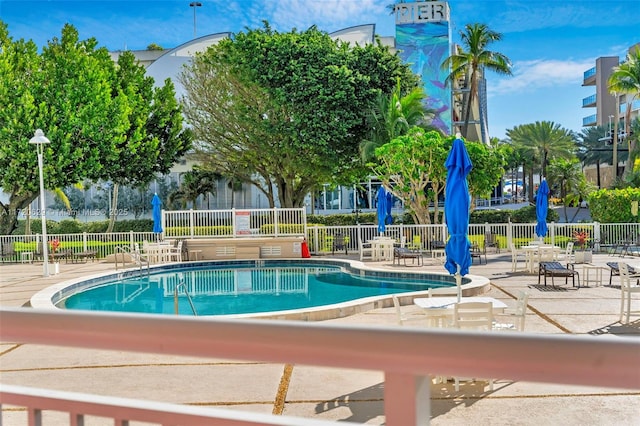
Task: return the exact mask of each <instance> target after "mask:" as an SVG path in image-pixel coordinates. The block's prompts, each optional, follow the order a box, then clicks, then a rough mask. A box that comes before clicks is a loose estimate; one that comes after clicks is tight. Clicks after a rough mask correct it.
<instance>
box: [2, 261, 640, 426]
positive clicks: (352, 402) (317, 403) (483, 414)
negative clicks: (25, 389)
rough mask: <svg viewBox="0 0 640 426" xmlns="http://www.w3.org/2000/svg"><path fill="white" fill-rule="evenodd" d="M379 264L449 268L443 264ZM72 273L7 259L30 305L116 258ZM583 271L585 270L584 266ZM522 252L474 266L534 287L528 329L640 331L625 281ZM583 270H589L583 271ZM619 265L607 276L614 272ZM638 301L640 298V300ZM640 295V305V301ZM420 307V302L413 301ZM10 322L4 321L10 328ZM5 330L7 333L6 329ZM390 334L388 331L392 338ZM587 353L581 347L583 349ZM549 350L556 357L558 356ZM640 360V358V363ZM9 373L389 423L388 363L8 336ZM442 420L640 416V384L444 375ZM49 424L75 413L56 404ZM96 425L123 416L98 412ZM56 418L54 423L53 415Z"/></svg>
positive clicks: (620, 421)
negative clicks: (365, 367) (523, 259)
mask: <svg viewBox="0 0 640 426" xmlns="http://www.w3.org/2000/svg"><path fill="white" fill-rule="evenodd" d="M607 261H625V262H627V263H629V264H630V265H633V266H638V267H640V258H626V259H620V258H612V257H609V256H607V255H596V256H594V263H595V264H598V265H605V263H606V262H607ZM374 265H375V266H376V267H383V268H389V269H395V270H406V269H413V270H417V269H421V270H436V271H442V270H443V267H442V266H441V265H427V266H424V267H412V266H408V267H405V266H404V265H403V266H393V265H392V264H391V262H379V263H376V264H374ZM60 266H61V268H60V269H61V273H60V275H57V276H53V277H49V278H46V279H45V278H43V277H42V264H33V265H32V264H3V265H1V266H0V305H1V306H12V307H16V306H27V305H28V302H29V299H30V297H31V296H32V295H33V294H34V293H36V292H37V291H39V290H41V289H43V288H45V287H47V286H49V285H51V284H53V283H56V282H59V281H66V280H69V279H72V278H75V277H79V276H83V275H90V274H93V273H96V272H99V271H110V270H113V268H114V267H113V265H112V264H105V263H100V262H95V263H92V262H88V263H85V264H64V263H62V264H61V265H60ZM577 269H578V271H580V272H582V270H581V268H580V266H578V267H577ZM510 271H511V262H510V254H508V253H500V254H490V255H489V262H488V264H487V265H473V266H472V269H471V273H473V274H477V275H483V276H486V277H488V278H489V279H490V280H491V283H492V285H491V289H490V290H489V292H488V293H487V295H489V296H492V297H495V298H498V299H501V300H503V301H505V302H506V303H507V304H508V305H510V306H513V305H514V304H515V300H514V294H515V293H516V290H526V291H528V292H529V294H530V296H529V310H528V313H527V318H526V327H525V328H526V330H527V331H528V332H535V333H553V334H563V333H569V334H585V335H592V336H594V338H598V336H602V335H619V336H623V335H624V336H632V337H637V338H640V320H639V319H638V318H637V317H636V318H634V319H633V320H634V321H632V323H631V324H628V325H623V324H620V323H619V322H618V314H619V309H620V290H619V281H618V279H617V278H615V277H614V281H613V284H614V285H613V286H612V287H609V286H596V285H594V284H593V283H591V284H590V286H588V287H582V288H580V289H574V288H571V285H569V287H568V288H564V287H563V286H561V288H558V289H554V288H551V287H544V286H538V285H537V276H535V275H528V274H525V273H511V272H510ZM581 275H582V274H581ZM608 277H609V273H608V272H605V273H604V274H603V278H604V280H605V284H608ZM636 303H638V302H637V301H636ZM636 306H637V305H636ZM404 309H406V310H410V309H414V308H413V307H408V306H407V307H405V308H404ZM331 321H333V322H340V323H351V324H356V323H357V324H387V325H390V324H395V313H394V311H393V308H385V309H375V310H372V311H368V312H366V313H363V314H359V315H354V316H352V317H348V318H342V319H335V320H331ZM0 332H1V329H0ZM0 340H1V338H0ZM380 344H381V345H383V344H384V342H381V343H380ZM576 356H580V354H576ZM549 362H550V363H551V362H553V359H550V360H549ZM630 368H640V354H638V365H636V366H630ZM0 375H1V379H0V380H1V382H2V383H7V384H20V385H24V386H34V387H43V388H51V389H59V390H67V391H75V392H87V393H95V394H103V395H111V396H122V397H131V398H141V399H151V400H157V401H169V402H175V403H184V404H192V405H198V406H212V407H213V406H217V407H220V406H222V407H228V408H232V409H236V408H237V409H242V410H249V411H257V412H265V413H271V412H275V413H283V414H286V415H294V416H301V417H315V418H324V419H333V420H344V421H346V420H348V421H352V422H358V423H365V424H372V425H382V424H384V416H383V414H382V413H383V377H382V373H379V372H367V371H355V370H339V369H327V368H320V367H307V366H299V365H296V366H285V365H274V364H267V363H255V362H241V361H228V360H219V359H199V358H186V357H169V356H159V355H149V354H132V353H125V352H116V351H100V350H81V349H75V348H74V349H69V348H59V347H44V346H38V345H30V344H29V345H24V344H20V343H17V342H2V343H0ZM431 407H432V414H433V418H432V422H431V423H432V424H433V425H447V426H448V425H469V424H477V425H536V426H538V425H557V424H563V425H581V426H582V425H639V424H640V391H637V390H636V391H629V390H625V389H609V388H593V387H580V386H560V385H546V384H538V383H528V382H511V381H508V380H502V379H497V381H496V384H495V390H494V391H493V392H490V391H489V390H488V386H487V387H483V386H482V383H481V382H480V383H476V384H473V383H468V382H467V383H464V382H463V384H462V385H461V389H460V392H455V391H454V389H453V383H451V382H450V383H447V384H440V385H433V387H432V406H431ZM2 414H3V422H2V424H3V425H6V426H13V425H16V426H18V425H24V424H26V413H25V411H24V410H22V409H17V408H13V407H3V412H2ZM47 418H49V419H51V423H48V424H56V425H57V424H61V423H62V424H66V420H64V423H63V419H62V417H60V416H58V415H57V414H55V413H47V414H46V416H45V419H47ZM94 420H95V421H94V422H88V424H91V425H103V424H111V423H109V422H106V421H104V419H94ZM45 424H47V423H45Z"/></svg>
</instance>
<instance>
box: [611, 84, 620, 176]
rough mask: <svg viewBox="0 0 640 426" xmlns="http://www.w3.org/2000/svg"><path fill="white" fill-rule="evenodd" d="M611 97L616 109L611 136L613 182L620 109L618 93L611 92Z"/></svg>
mask: <svg viewBox="0 0 640 426" xmlns="http://www.w3.org/2000/svg"><path fill="white" fill-rule="evenodd" d="M613 97H614V99H615V106H616V109H615V111H614V116H613V117H614V118H613V126H614V128H613V136H612V141H611V142H612V143H613V161H612V162H613V180H614V182H615V180H616V179H617V178H618V121H619V120H620V119H619V118H618V109H619V108H620V102H619V101H618V93H617V92H613Z"/></svg>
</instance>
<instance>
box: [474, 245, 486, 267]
mask: <svg viewBox="0 0 640 426" xmlns="http://www.w3.org/2000/svg"><path fill="white" fill-rule="evenodd" d="M482 256H484V264H485V265H486V264H487V250H486V248H485V247H480V244H478V243H473V244H471V263H472V264H473V260H474V259H478V262H479V263H480V265H482Z"/></svg>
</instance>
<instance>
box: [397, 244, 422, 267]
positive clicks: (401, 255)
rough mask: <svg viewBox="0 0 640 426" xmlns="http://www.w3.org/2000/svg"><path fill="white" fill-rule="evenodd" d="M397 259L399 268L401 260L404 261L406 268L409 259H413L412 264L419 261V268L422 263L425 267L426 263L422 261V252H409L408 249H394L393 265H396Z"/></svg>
mask: <svg viewBox="0 0 640 426" xmlns="http://www.w3.org/2000/svg"><path fill="white" fill-rule="evenodd" d="M396 259H398V266H399V265H400V259H404V266H407V259H411V263H415V261H416V259H418V266H420V262H422V264H423V265H424V261H423V259H422V253H421V252H420V251H414V250H409V249H408V248H406V247H394V249H393V264H394V265H395V264H396Z"/></svg>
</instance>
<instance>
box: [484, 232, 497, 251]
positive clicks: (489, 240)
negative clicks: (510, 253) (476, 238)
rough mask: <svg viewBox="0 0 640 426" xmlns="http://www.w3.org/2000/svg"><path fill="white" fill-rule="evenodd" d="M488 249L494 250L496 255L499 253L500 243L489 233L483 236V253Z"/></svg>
mask: <svg viewBox="0 0 640 426" xmlns="http://www.w3.org/2000/svg"><path fill="white" fill-rule="evenodd" d="M489 247H491V248H493V249H495V251H496V253H500V243H499V242H498V240H497V239H496V235H495V234H492V233H491V232H489V233H486V234H484V250H485V253H486V251H487V249H488V248H489Z"/></svg>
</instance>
